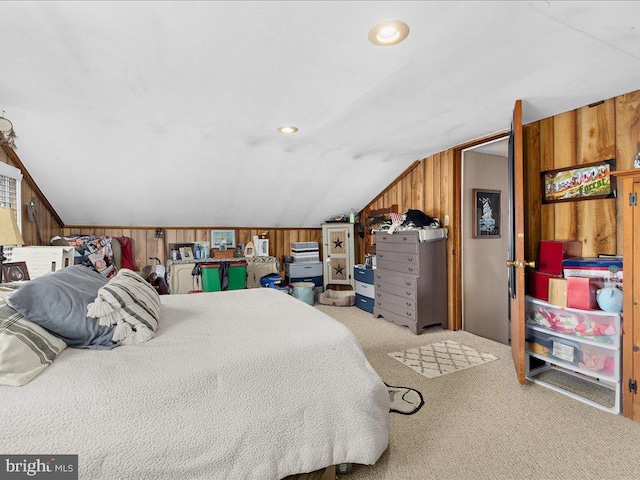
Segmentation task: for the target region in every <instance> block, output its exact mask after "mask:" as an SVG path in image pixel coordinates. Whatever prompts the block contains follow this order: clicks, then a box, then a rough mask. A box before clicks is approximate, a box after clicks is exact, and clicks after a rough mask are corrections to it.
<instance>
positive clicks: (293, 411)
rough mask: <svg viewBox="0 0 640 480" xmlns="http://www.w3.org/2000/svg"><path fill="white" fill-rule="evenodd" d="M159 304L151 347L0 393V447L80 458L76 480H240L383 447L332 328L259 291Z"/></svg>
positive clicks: (367, 457)
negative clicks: (159, 308) (157, 320)
mask: <svg viewBox="0 0 640 480" xmlns="http://www.w3.org/2000/svg"><path fill="white" fill-rule="evenodd" d="M162 303H163V307H162V312H161V317H160V322H159V324H160V326H159V329H158V331H157V333H156V337H155V338H154V339H152V340H150V341H149V342H147V343H143V344H140V345H130V346H123V347H118V348H115V349H113V350H107V351H103V350H76V349H71V348H69V349H66V350H65V351H64V352H62V353H61V354H60V355H59V356H58V358H57V359H56V360H55V362H54V363H53V365H51V366H50V367H49V368H48V369H47V370H45V371H44V372H43V373H42V374H41V375H40V376H39V377H37V378H36V379H34V380H33V381H32V382H31V383H29V384H28V385H25V386H23V387H0V452H2V453H3V454H28V453H32V454H43V455H44V454H79V465H80V467H79V473H80V478H81V479H84V480H86V479H171V480H174V479H192V478H193V479H195V478H202V479H204V478H206V479H214V478H215V479H225V480H231V479H241V480H248V479H279V478H282V477H285V476H287V475H290V474H294V473H303V472H309V471H314V470H317V469H320V468H323V467H326V466H328V465H333V464H339V463H345V462H350V463H361V464H372V463H375V461H376V460H377V459H378V458H379V456H380V455H381V454H382V452H383V451H384V450H385V449H386V447H387V444H388V422H389V413H388V412H389V398H388V393H387V390H386V387H385V385H384V383H383V382H382V381H381V380H380V378H379V377H378V375H377V374H376V373H375V372H374V370H373V369H372V368H371V366H370V365H369V363H368V362H367V360H366V359H365V356H364V354H363V352H362V349H361V347H360V345H359V344H358V342H357V341H356V339H355V337H354V336H353V335H352V334H351V332H350V331H349V330H348V329H347V328H346V327H344V326H343V325H341V324H340V323H339V322H337V321H335V320H333V319H332V318H330V317H328V316H327V315H325V314H323V313H322V312H320V311H318V310H316V309H315V308H313V307H310V306H309V305H307V304H305V303H304V302H302V301H299V300H297V299H295V298H293V297H290V296H288V295H286V294H284V293H282V292H279V291H276V290H273V289H269V288H262V289H250V290H237V291H230V292H216V293H203V294H197V295H171V296H163V297H162Z"/></svg>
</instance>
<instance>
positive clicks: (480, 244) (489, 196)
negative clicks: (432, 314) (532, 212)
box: [461, 136, 509, 345]
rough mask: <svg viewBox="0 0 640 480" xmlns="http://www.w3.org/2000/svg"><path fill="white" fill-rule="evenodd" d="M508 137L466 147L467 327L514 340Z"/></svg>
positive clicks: (464, 293) (491, 336) (464, 279)
mask: <svg viewBox="0 0 640 480" xmlns="http://www.w3.org/2000/svg"><path fill="white" fill-rule="evenodd" d="M508 146H509V138H508V136H505V137H502V138H498V139H495V140H492V141H489V142H487V143H483V144H480V145H475V146H473V147H470V148H468V149H465V150H463V151H462V182H461V187H462V188H461V202H462V209H461V213H462V232H461V234H462V235H461V238H462V251H463V257H462V329H463V330H465V331H467V332H469V333H473V334H474V335H478V336H481V337H484V338H488V339H491V340H494V341H496V342H500V343H503V344H505V345H509V304H508V299H507V296H506V295H505V291H506V288H507V282H508V277H507V274H508V270H507V269H506V268H505V260H506V259H507V257H508V249H509V235H508V225H509V216H508V208H509V207H508V197H509V169H508V165H509V158H508Z"/></svg>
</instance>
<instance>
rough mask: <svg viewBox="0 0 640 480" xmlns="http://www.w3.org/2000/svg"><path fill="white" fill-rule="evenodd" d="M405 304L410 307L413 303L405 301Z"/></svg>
mask: <svg viewBox="0 0 640 480" xmlns="http://www.w3.org/2000/svg"><path fill="white" fill-rule="evenodd" d="M405 303H406V304H407V307H410V306H411V305H413V304H412V303H411V302H405Z"/></svg>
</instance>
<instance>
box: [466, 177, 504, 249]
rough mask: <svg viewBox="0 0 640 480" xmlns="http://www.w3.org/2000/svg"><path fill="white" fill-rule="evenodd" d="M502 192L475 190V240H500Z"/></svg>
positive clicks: (473, 234) (473, 197) (473, 210)
mask: <svg viewBox="0 0 640 480" xmlns="http://www.w3.org/2000/svg"><path fill="white" fill-rule="evenodd" d="M500 195H501V192H500V190H484V189H480V188H474V189H473V195H472V197H471V198H472V201H473V207H472V212H473V228H472V232H471V236H472V237H473V238H500V237H501V236H502V225H501V222H500Z"/></svg>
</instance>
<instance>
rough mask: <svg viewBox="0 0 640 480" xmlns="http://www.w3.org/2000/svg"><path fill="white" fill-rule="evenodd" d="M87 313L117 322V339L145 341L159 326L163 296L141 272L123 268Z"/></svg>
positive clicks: (103, 322) (126, 342)
mask: <svg viewBox="0 0 640 480" xmlns="http://www.w3.org/2000/svg"><path fill="white" fill-rule="evenodd" d="M87 316H89V317H93V318H97V319H98V320H99V323H100V325H104V326H109V325H115V326H116V327H115V329H114V332H113V341H114V342H120V343H121V344H122V345H130V344H134V343H143V342H146V341H147V340H150V339H151V338H153V336H154V334H155V331H156V330H157V329H158V319H159V318H160V296H159V295H158V292H156V290H155V289H154V288H153V287H152V286H151V284H149V283H148V282H146V281H145V280H144V279H143V278H142V277H141V276H140V275H138V274H137V273H135V272H133V271H132V270H128V269H126V268H123V269H121V270H120V271H119V272H118V274H117V275H116V276H115V277H113V278H112V279H111V280H109V283H107V284H106V285H105V286H104V287H102V288H101V289H100V290H98V296H97V298H96V299H95V301H94V302H93V303H90V304H89V306H88V307H87Z"/></svg>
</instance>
